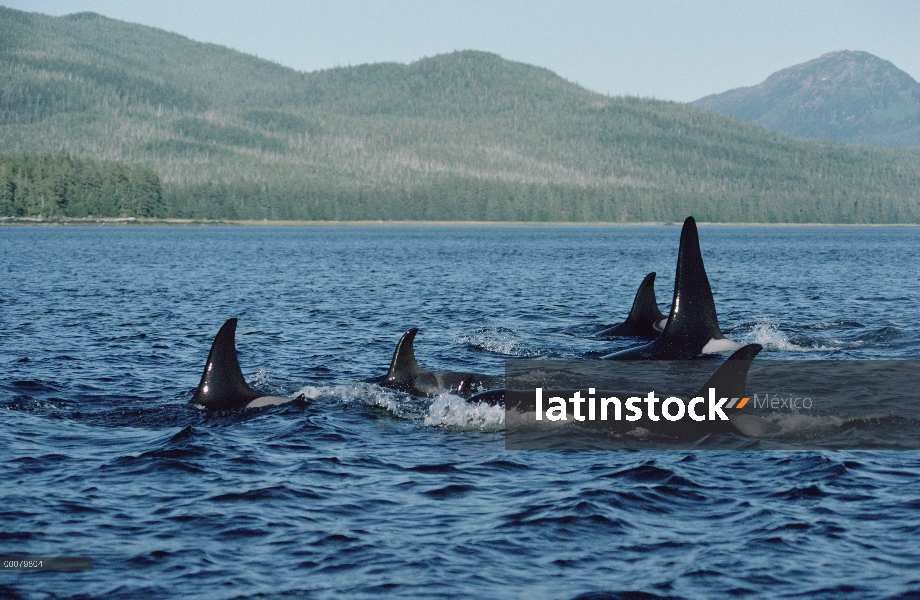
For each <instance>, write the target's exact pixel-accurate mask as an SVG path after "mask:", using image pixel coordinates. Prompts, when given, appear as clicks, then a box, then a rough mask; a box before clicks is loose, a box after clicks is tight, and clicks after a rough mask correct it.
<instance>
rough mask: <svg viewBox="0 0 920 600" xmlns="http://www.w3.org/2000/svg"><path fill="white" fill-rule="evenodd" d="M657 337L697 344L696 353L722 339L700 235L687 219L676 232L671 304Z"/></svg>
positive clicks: (692, 222) (691, 220)
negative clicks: (709, 342) (659, 335)
mask: <svg viewBox="0 0 920 600" xmlns="http://www.w3.org/2000/svg"><path fill="white" fill-rule="evenodd" d="M661 337H662V338H664V339H665V340H667V339H669V338H679V339H681V340H684V342H685V343H687V342H689V343H690V345H693V346H696V345H699V349H698V350H697V351H696V354H699V353H700V352H701V351H702V349H703V346H705V345H706V343H707V342H708V341H709V340H713V339H715V340H721V339H725V336H723V335H722V331H721V330H720V329H719V319H718V317H716V303H715V301H714V300H713V299H712V289H711V288H710V287H709V278H708V277H706V268H705V267H704V266H703V254H702V253H701V252H700V236H699V234H698V233H697V231H696V221H695V220H694V219H693V217H687V220H686V221H684V227H683V229H682V230H681V232H680V250H679V251H678V253H677V275H676V276H675V277H674V299H673V300H672V302H671V314H670V315H668V324H667V325H666V326H665V328H664V332H663V333H662V334H661Z"/></svg>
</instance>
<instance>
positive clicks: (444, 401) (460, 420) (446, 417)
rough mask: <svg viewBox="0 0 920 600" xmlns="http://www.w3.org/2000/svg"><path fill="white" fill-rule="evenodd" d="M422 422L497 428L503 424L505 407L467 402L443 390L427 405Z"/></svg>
mask: <svg viewBox="0 0 920 600" xmlns="http://www.w3.org/2000/svg"><path fill="white" fill-rule="evenodd" d="M424 423H425V425H427V426H429V427H449V428H451V429H480V430H498V429H503V428H504V426H505V408H504V407H503V406H491V405H489V404H486V403H485V402H475V403H469V402H467V401H466V400H464V399H463V398H460V397H459V396H454V395H453V394H449V393H446V392H445V393H442V394H439V395H438V396H436V397H435V399H434V401H433V402H432V403H431V405H430V406H429V407H428V414H426V415H425V420H424Z"/></svg>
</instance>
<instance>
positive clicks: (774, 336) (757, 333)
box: [744, 321, 842, 352]
mask: <svg viewBox="0 0 920 600" xmlns="http://www.w3.org/2000/svg"><path fill="white" fill-rule="evenodd" d="M797 342H800V343H797ZM744 343H745V344H760V345H761V346H763V347H764V350H768V351H772V352H830V351H834V350H841V349H842V348H841V347H840V346H825V345H823V344H821V343H819V342H818V341H816V340H811V339H804V340H802V339H796V340H790V339H789V337H788V336H787V335H786V334H785V333H783V332H782V331H780V330H779V327H777V325H776V324H775V323H771V322H769V321H761V322H760V323H757V324H755V325H754V327H753V329H751V331H750V333H748V334H747V335H746V336H745V337H744ZM803 344H804V345H803Z"/></svg>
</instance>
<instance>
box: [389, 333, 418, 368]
mask: <svg viewBox="0 0 920 600" xmlns="http://www.w3.org/2000/svg"><path fill="white" fill-rule="evenodd" d="M417 333H418V327H413V328H412V329H410V330H409V331H407V332H406V333H404V334H403V336H402V337H401V338H399V343H398V344H396V350H394V351H393V360H392V361H390V370H389V371H387V374H386V377H385V379H386V380H390V381H404V380H411V379H412V377H413V376H414V375H415V374H416V373H418V372H419V371H421V367H419V366H418V363H417V362H415V350H414V349H413V347H412V343H413V342H414V341H415V334H417Z"/></svg>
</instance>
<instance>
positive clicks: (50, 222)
mask: <svg viewBox="0 0 920 600" xmlns="http://www.w3.org/2000/svg"><path fill="white" fill-rule="evenodd" d="M697 224H698V225H701V226H703V225H708V226H720V227H722V226H725V227H918V226H920V223H756V222H741V223H737V222H721V221H698V222H697ZM81 225H83V226H126V225H129V226H180V227H189V226H192V227H208V226H236V227H407V226H409V227H660V226H671V225H673V226H680V225H681V223H680V222H677V221H545V222H543V221H269V220H267V219H263V220H261V221H258V220H239V221H232V220H225V219H153V218H146V217H83V218H76V217H0V227H2V226H7V227H16V226H22V227H73V226H81Z"/></svg>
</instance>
